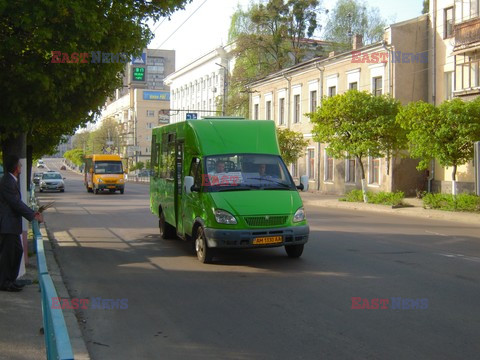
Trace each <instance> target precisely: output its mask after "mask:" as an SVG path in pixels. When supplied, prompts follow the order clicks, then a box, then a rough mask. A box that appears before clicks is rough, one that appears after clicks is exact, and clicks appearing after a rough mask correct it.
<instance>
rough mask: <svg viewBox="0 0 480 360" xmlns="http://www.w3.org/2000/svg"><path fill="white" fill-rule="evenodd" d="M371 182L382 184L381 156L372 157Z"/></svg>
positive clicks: (370, 167)
mask: <svg viewBox="0 0 480 360" xmlns="http://www.w3.org/2000/svg"><path fill="white" fill-rule="evenodd" d="M369 170H370V171H369V175H370V176H369V181H368V183H369V184H372V185H379V184H380V159H379V158H370V166H369Z"/></svg>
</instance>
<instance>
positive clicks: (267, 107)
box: [265, 101, 272, 120]
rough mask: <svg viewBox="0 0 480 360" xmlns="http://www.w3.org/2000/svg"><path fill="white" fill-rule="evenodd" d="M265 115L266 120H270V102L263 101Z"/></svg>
mask: <svg viewBox="0 0 480 360" xmlns="http://www.w3.org/2000/svg"><path fill="white" fill-rule="evenodd" d="M265 117H266V118H267V120H272V102H271V101H267V102H266V103H265Z"/></svg>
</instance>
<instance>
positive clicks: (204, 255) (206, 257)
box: [195, 226, 213, 264]
mask: <svg viewBox="0 0 480 360" xmlns="http://www.w3.org/2000/svg"><path fill="white" fill-rule="evenodd" d="M195 251H196V253H197V258H198V260H200V262H202V263H204V264H208V263H211V262H212V259H213V249H211V248H209V247H208V246H207V239H206V238H205V232H204V230H203V227H202V226H199V227H198V228H197V234H196V236H195Z"/></svg>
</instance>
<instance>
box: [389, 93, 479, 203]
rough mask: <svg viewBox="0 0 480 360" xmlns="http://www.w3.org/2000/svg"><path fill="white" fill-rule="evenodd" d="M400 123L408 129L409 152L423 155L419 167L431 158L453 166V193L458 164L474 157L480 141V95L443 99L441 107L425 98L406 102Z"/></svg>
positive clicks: (400, 114) (424, 167)
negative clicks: (470, 99) (468, 99)
mask: <svg viewBox="0 0 480 360" xmlns="http://www.w3.org/2000/svg"><path fill="white" fill-rule="evenodd" d="M397 121H398V123H399V124H400V125H401V126H402V127H403V128H404V129H405V130H407V131H408V134H407V138H408V145H409V151H410V154H411V155H412V156H413V157H415V158H420V163H419V165H418V169H427V168H428V165H429V163H430V161H431V160H433V159H437V160H438V162H439V163H440V165H442V166H451V167H452V182H453V186H452V193H453V194H455V193H456V188H455V181H456V175H457V167H458V165H462V164H465V163H467V162H468V161H470V160H472V159H473V152H474V142H475V141H480V98H476V99H475V100H474V101H470V102H464V101H462V100H460V99H453V100H449V101H444V102H443V103H442V104H440V105H439V106H438V107H435V106H433V105H432V104H427V103H425V102H423V101H418V102H415V103H410V104H408V105H406V106H404V107H403V108H402V109H401V111H400V112H399V114H398V116H397Z"/></svg>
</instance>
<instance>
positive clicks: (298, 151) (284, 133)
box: [277, 128, 308, 165]
mask: <svg viewBox="0 0 480 360" xmlns="http://www.w3.org/2000/svg"><path fill="white" fill-rule="evenodd" d="M277 139H278V145H279V147H280V153H281V154H282V158H283V161H284V162H285V163H286V164H287V165H289V164H292V163H294V162H296V161H297V160H298V159H299V158H300V157H301V156H302V155H303V152H304V151H305V147H306V146H307V145H308V141H307V140H305V139H304V138H303V134H302V133H300V132H296V131H293V130H290V129H280V128H277Z"/></svg>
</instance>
